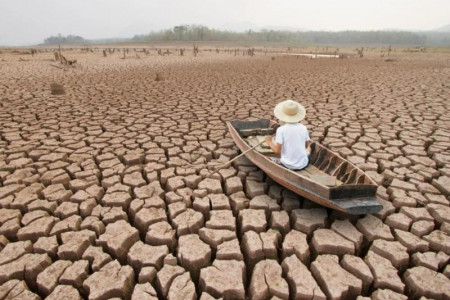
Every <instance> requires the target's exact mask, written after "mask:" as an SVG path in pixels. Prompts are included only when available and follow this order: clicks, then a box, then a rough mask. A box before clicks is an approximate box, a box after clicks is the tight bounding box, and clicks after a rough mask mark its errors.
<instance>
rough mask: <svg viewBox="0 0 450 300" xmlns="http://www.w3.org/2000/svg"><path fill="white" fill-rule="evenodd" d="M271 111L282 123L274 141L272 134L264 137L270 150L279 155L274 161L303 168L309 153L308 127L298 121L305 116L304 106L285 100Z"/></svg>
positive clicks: (287, 166)
mask: <svg viewBox="0 0 450 300" xmlns="http://www.w3.org/2000/svg"><path fill="white" fill-rule="evenodd" d="M273 112H274V114H275V117H277V118H278V119H279V120H280V121H281V122H280V123H282V124H283V123H284V124H283V125H282V126H280V127H279V128H278V129H277V132H276V136H275V142H274V141H273V137H272V136H267V137H266V138H265V141H266V143H267V144H268V145H269V147H270V148H271V149H272V151H273V152H274V153H275V154H278V155H280V159H275V161H276V162H277V163H280V164H281V165H283V166H284V167H286V168H288V169H291V170H295V171H298V170H303V169H304V168H306V167H307V166H308V164H309V157H310V155H311V147H310V143H311V142H310V139H309V134H308V129H307V128H306V126H305V125H303V124H301V123H299V122H300V121H301V120H303V119H304V118H305V115H306V110H305V108H304V107H303V106H302V105H301V104H300V103H298V102H295V101H293V100H286V101H283V102H281V103H278V104H277V106H275V109H274V110H273Z"/></svg>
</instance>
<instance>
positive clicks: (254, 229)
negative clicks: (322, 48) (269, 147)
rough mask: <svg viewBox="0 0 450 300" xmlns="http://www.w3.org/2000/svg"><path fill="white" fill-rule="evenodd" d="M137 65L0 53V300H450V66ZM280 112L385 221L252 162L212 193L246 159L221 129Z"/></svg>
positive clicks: (418, 60)
mask: <svg viewBox="0 0 450 300" xmlns="http://www.w3.org/2000/svg"><path fill="white" fill-rule="evenodd" d="M133 53H134V52H133V50H132V51H130V52H129V54H128V56H127V58H126V59H121V57H122V55H121V54H117V53H116V54H108V56H107V57H103V55H102V54H101V52H100V51H97V52H92V53H91V52H88V53H86V52H83V51H80V50H72V51H69V50H66V51H64V55H66V56H67V57H70V58H71V59H73V58H76V59H77V60H78V63H77V66H76V67H74V68H68V69H67V70H64V69H60V68H56V67H54V66H52V65H51V64H56V63H55V62H52V61H51V60H52V59H53V53H52V52H39V53H37V54H35V55H34V56H33V57H31V56H30V57H29V56H26V59H19V57H25V56H24V55H22V56H20V55H18V54H10V53H3V54H0V58H1V59H0V299H19V298H20V299H44V298H46V299H61V298H65V299H83V298H84V299H109V298H123V299H130V298H131V299H158V298H159V299H161V298H168V299H205V300H206V299H218V298H223V299H247V298H249V299H294V298H295V299H352V298H356V297H358V298H359V299H387V298H389V299H407V298H413V299H415V298H420V297H422V296H424V297H426V298H433V299H449V295H450V279H449V277H450V266H449V264H448V263H449V256H450V207H449V199H450V116H449V114H448V112H449V111H450V84H449V82H450V59H449V58H450V56H449V54H438V53H416V54H409V53H403V52H397V53H395V54H394V55H395V57H396V59H395V60H393V61H385V60H384V59H381V58H380V57H379V55H375V54H373V55H372V56H370V55H368V56H369V57H365V58H362V59H360V58H349V59H308V58H295V57H282V56H274V57H275V58H273V59H272V55H264V52H256V55H255V56H254V57H250V56H247V55H238V56H235V55H234V52H233V51H232V52H230V53H224V52H221V53H216V52H215V51H212V52H206V51H201V52H200V53H199V54H198V56H197V57H193V56H192V53H188V54H185V56H177V55H176V54H172V55H169V56H158V55H157V54H156V52H155V51H153V52H150V54H147V55H145V54H141V53H140V54H139V58H138V57H137V56H135V55H134V54H133ZM158 73H159V74H160V75H162V77H163V78H164V80H162V81H155V78H156V76H157V74H158ZM54 82H56V83H59V84H62V85H63V86H64V89H65V92H66V93H65V94H62V95H52V94H51V92H50V84H52V83H54ZM288 98H291V99H294V100H297V101H299V102H301V103H302V104H303V105H304V106H305V107H306V110H307V117H306V119H305V121H304V122H303V123H304V124H305V125H306V126H307V127H308V129H309V132H310V135H311V137H312V139H314V140H316V141H318V142H320V143H322V144H323V145H325V146H327V147H328V148H330V149H332V150H333V151H335V152H337V153H339V154H340V155H341V156H343V157H345V158H346V159H348V160H349V161H351V162H352V163H354V164H356V165H357V166H359V167H360V168H361V169H363V170H364V171H366V172H367V174H368V175H369V176H371V177H372V178H373V179H374V180H375V181H376V182H377V184H378V185H379V188H378V192H377V196H378V199H379V201H380V203H381V204H382V205H383V207H384V208H383V210H382V211H381V212H379V213H377V214H374V215H367V216H348V215H344V214H342V213H337V212H335V211H332V210H329V209H325V208H323V207H320V206H318V205H316V204H315V203H312V202H310V201H308V200H307V199H304V198H302V197H300V196H297V195H295V194H293V193H292V192H290V191H288V190H285V189H283V188H282V187H281V186H279V185H277V184H276V183H275V182H273V181H272V180H271V179H270V178H268V177H267V176H266V174H264V173H263V172H262V171H260V170H259V169H258V168H257V167H255V166H254V165H253V164H252V163H251V162H249V161H248V160H246V159H244V158H242V159H238V160H237V161H235V162H234V163H233V164H232V165H231V166H230V167H229V168H226V169H223V170H221V171H219V172H217V173H216V174H214V175H213V176H211V178H206V175H207V174H208V173H209V171H210V170H212V169H213V167H214V166H215V165H218V164H221V163H223V162H226V161H228V160H230V159H232V158H233V157H235V156H236V155H238V154H239V151H238V149H237V147H236V146H235V144H234V143H233V141H232V139H231V138H230V136H229V134H228V132H227V129H226V124H225V122H226V121H229V120H232V119H257V118H274V117H273V114H272V110H273V107H274V105H275V104H276V103H278V102H280V101H282V100H285V99H288Z"/></svg>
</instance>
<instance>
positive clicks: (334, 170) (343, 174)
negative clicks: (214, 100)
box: [232, 120, 372, 187]
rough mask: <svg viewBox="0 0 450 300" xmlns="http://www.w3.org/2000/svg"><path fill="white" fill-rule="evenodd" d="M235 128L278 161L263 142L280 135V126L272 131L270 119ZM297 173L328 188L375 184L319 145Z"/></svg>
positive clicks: (244, 137) (243, 137)
mask: <svg viewBox="0 0 450 300" xmlns="http://www.w3.org/2000/svg"><path fill="white" fill-rule="evenodd" d="M245 123H247V124H245ZM248 123H252V124H248ZM232 125H233V126H234V127H235V128H236V130H237V131H238V132H239V134H240V136H241V138H242V139H243V140H244V141H246V142H247V143H248V145H249V146H250V147H254V146H256V145H258V144H259V145H258V146H256V148H255V150H256V151H257V152H259V153H260V154H262V155H264V156H266V157H267V158H268V159H272V160H274V161H276V159H273V158H276V157H277V155H276V154H275V153H274V152H273V151H272V150H271V149H270V147H269V145H267V143H265V142H263V141H264V138H265V137H266V136H268V135H274V134H275V133H276V126H273V127H272V128H271V127H270V121H269V120H258V121H250V122H245V121H239V122H232ZM294 172H296V173H297V174H299V175H301V176H303V177H305V178H308V179H310V180H312V181H315V182H317V183H320V184H322V185H324V186H327V187H337V186H341V185H365V184H372V181H371V180H370V178H368V177H367V176H366V175H365V174H364V173H363V172H362V171H360V170H359V169H358V168H355V167H354V166H353V165H352V164H350V163H349V162H348V161H346V160H345V159H343V158H342V157H340V156H338V155H336V154H334V153H333V152H331V151H330V150H328V149H327V148H325V147H323V146H321V145H319V144H317V143H315V142H312V143H311V157H310V163H309V165H308V167H306V168H305V169H303V170H300V171H294Z"/></svg>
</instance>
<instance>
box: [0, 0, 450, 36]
mask: <svg viewBox="0 0 450 300" xmlns="http://www.w3.org/2000/svg"><path fill="white" fill-rule="evenodd" d="M179 24H202V25H206V26H208V27H215V28H221V29H224V28H229V29H233V30H245V29H248V27H253V28H256V27H265V26H278V27H289V28H304V29H310V30H333V31H336V30H346V29H350V30H377V29H406V30H430V29H436V28H439V27H442V26H444V25H447V24H450V1H449V0H336V1H334V0H316V1H314V0H310V1H302V0H160V1H155V0H0V45H31V44H37V43H41V42H42V41H43V40H44V39H45V38H46V37H49V36H51V35H56V34H58V33H61V34H63V35H68V34H74V35H80V36H82V37H84V38H87V39H95V38H109V37H131V36H133V35H135V34H143V33H148V32H149V31H152V30H158V29H165V28H170V27H173V26H175V25H179Z"/></svg>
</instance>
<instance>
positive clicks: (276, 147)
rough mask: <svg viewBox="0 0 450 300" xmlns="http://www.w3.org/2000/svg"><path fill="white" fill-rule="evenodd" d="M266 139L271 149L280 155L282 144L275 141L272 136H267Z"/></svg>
mask: <svg viewBox="0 0 450 300" xmlns="http://www.w3.org/2000/svg"><path fill="white" fill-rule="evenodd" d="M265 141H266V143H267V145H269V147H270V149H272V151H273V153H275V154H278V155H280V154H281V146H282V145H281V144H278V143H276V144H275V143H273V142H272V137H271V136H266V138H265Z"/></svg>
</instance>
